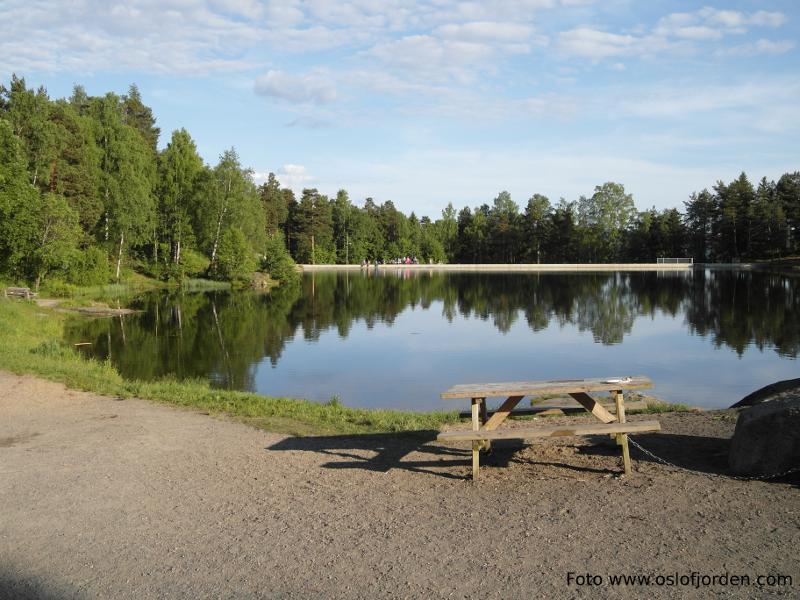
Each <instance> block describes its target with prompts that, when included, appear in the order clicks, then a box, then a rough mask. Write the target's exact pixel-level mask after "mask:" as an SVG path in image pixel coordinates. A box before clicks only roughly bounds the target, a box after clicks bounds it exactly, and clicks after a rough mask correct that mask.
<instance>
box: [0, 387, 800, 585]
mask: <svg viewBox="0 0 800 600" xmlns="http://www.w3.org/2000/svg"><path fill="white" fill-rule="evenodd" d="M636 418H637V417H632V419H636ZM646 418H648V419H649V418H653V417H652V416H648V417H646ZM658 418H659V419H660V420H661V423H662V426H663V429H664V431H663V432H662V433H659V434H647V435H639V436H636V438H635V439H637V440H638V441H639V442H640V443H641V444H642V445H643V446H646V447H648V448H650V449H651V450H652V451H654V452H656V453H657V454H659V455H661V456H663V457H665V458H667V459H669V460H670V461H671V462H673V463H675V464H677V465H680V466H681V467H684V468H685V469H688V470H675V469H672V468H669V467H665V466H662V465H660V464H657V463H655V462H653V461H651V460H648V459H647V458H646V457H645V456H644V455H642V454H641V453H640V452H638V451H637V450H635V449H634V450H633V451H632V455H633V458H634V463H635V466H634V469H635V472H634V474H633V476H632V477H630V478H624V477H619V476H618V473H619V469H620V460H619V456H618V450H617V449H616V448H615V447H613V446H611V445H610V443H609V442H610V440H608V439H607V438H606V439H598V438H562V439H560V440H558V441H550V440H547V441H545V442H543V443H538V444H536V445H535V446H532V447H523V446H521V445H520V444H508V445H506V446H503V447H496V448H495V450H494V452H493V454H492V455H491V456H490V457H487V458H486V459H485V460H484V464H486V468H484V469H483V470H482V474H483V475H484V477H483V479H482V480H481V481H480V482H478V483H473V482H471V481H469V480H468V478H467V477H468V474H469V452H468V450H467V448H466V447H465V446H455V445H454V446H445V445H442V444H441V443H438V442H437V441H436V440H435V432H423V433H420V434H415V435H408V434H402V435H401V434H397V435H369V436H337V437H311V438H287V437H285V436H282V435H277V434H272V433H267V432H264V431H259V430H256V429H252V428H250V427H248V426H245V425H242V424H238V423H233V422H230V421H227V420H224V419H220V418H214V417H210V416H208V415H204V414H201V413H198V412H193V411H188V410H181V409H176V408H172V407H168V406H162V405H158V404H153V403H150V402H146V401H142V400H117V399H114V398H108V397H101V396H97V395H93V394H87V393H83V392H75V391H70V390H66V389H65V388H64V387H63V386H61V385H59V384H54V383H49V382H45V381H42V380H38V379H35V378H32V377H18V376H15V375H10V374H6V373H0V598H45V599H64V598H136V599H138V600H141V599H147V598H192V599H194V598H303V599H306V598H370V599H372V598H390V597H391V598H440V597H441V598H477V597H480V598H526V599H530V598H584V597H586V598H588V597H592V598H605V597H610V598H616V597H622V598H687V597H688V598H692V597H701V598H706V597H722V598H729V597H730V598H764V597H794V598H796V597H798V594H800V559H798V554H797V549H798V547H800V480H798V479H794V480H791V479H785V480H783V481H780V482H743V481H737V480H734V479H730V478H727V477H721V476H715V474H720V473H724V472H725V470H726V461H727V458H726V454H727V444H728V441H727V440H728V438H729V437H730V435H731V433H732V431H733V427H734V420H735V412H733V411H722V412H711V413H705V414H674V415H660V416H658ZM580 419H581V418H579V419H577V420H580ZM575 420H576V418H571V419H566V418H563V417H562V418H559V419H558V420H557V421H556V420H552V419H548V420H547V421H548V423H558V422H567V421H575ZM570 572H573V573H574V574H575V575H576V576H577V575H586V574H587V573H589V574H592V575H594V576H599V577H600V578H601V581H600V582H599V584H598V585H582V586H581V585H576V583H575V582H573V581H571V580H569V581H568V574H569V573H570ZM692 572H697V573H699V574H700V575H722V574H724V573H726V572H727V573H729V574H737V575H748V576H750V577H751V578H753V580H754V579H755V577H756V576H758V575H777V574H780V575H790V576H792V577H793V584H794V585H793V586H787V585H782V586H757V585H755V581H753V585H751V586H744V587H734V586H730V585H728V586H723V585H712V586H711V587H701V588H699V589H696V588H693V587H686V586H684V587H681V586H677V587H676V586H662V587H658V586H651V587H647V586H645V585H638V586H634V585H631V586H628V587H620V586H612V585H611V583H610V581H609V576H610V575H637V574H651V575H653V576H655V575H662V576H665V575H674V574H675V573H678V574H679V575H683V574H687V575H689V574H691V573H692ZM592 582H593V583H598V579H597V578H596V577H595V578H594V579H593V580H592Z"/></svg>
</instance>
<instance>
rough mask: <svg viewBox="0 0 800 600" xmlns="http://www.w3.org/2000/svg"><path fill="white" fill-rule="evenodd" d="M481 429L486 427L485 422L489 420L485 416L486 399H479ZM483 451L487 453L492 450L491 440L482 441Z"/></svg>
mask: <svg viewBox="0 0 800 600" xmlns="http://www.w3.org/2000/svg"><path fill="white" fill-rule="evenodd" d="M480 401H481V427H485V426H486V422H487V421H488V420H489V417H488V416H487V414H486V398H481V399H480ZM482 445H483V449H484V450H485V451H486V452H489V451H490V450H491V449H492V440H483V442H482Z"/></svg>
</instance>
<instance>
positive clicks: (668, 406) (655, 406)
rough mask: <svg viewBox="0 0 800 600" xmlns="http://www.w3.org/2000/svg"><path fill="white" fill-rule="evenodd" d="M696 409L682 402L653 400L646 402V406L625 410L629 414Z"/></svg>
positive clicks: (695, 410)
mask: <svg viewBox="0 0 800 600" xmlns="http://www.w3.org/2000/svg"><path fill="white" fill-rule="evenodd" d="M697 411H698V409H696V408H693V407H691V406H689V405H688V404H683V403H682V402H676V403H673V402H653V401H652V400H651V401H649V402H648V403H647V408H636V409H633V410H629V411H627V413H628V414H629V415H657V414H661V413H670V412H697Z"/></svg>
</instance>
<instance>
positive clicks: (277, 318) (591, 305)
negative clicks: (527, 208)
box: [67, 269, 800, 389]
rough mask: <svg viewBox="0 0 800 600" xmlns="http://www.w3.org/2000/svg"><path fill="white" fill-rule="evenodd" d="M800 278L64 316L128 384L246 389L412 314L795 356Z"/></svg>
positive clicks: (524, 287)
mask: <svg viewBox="0 0 800 600" xmlns="http://www.w3.org/2000/svg"><path fill="white" fill-rule="evenodd" d="M799 282H800V278H798V277H796V276H792V275H783V274H772V273H762V272H750V271H705V272H703V271H697V272H693V273H688V272H686V273H672V274H669V273H650V272H611V273H580V274H579V273H541V274H530V273H528V274H488V273H486V274H470V273H458V274H456V273H426V272H422V273H418V274H410V273H408V272H404V271H394V270H388V269H387V270H383V271H379V272H378V273H377V274H372V273H370V274H369V275H366V274H364V273H361V272H353V273H350V272H348V273H316V274H313V275H312V274H309V275H306V276H305V277H304V278H303V279H302V280H301V282H300V283H298V284H297V285H294V286H290V287H281V288H276V289H274V290H272V291H271V293H269V294H259V293H250V292H238V293H228V292H209V293H180V292H158V293H151V294H148V295H145V296H143V297H141V298H139V299H137V300H135V301H134V302H132V306H133V307H134V308H137V309H140V310H141V311H142V313H141V314H140V315H137V316H134V317H124V321H122V320H121V319H120V318H117V319H113V320H112V319H95V320H83V319H74V320H73V321H72V322H71V323H70V324H69V326H68V328H67V338H68V341H69V342H78V341H80V342H87V341H89V342H92V345H91V346H86V347H85V348H86V349H87V350H86V351H87V352H89V353H90V354H91V355H93V356H95V357H97V358H100V359H105V358H108V357H110V358H111V360H112V361H113V362H114V364H115V365H116V366H117V367H118V368H119V370H120V371H121V372H122V373H123V375H125V376H126V377H130V378H139V379H153V378H158V377H163V376H165V375H172V376H176V377H179V378H190V377H199V378H210V379H211V380H212V382H213V383H214V384H215V385H218V386H222V387H229V388H235V389H254V374H255V370H256V365H257V363H259V362H260V361H262V360H263V359H264V357H267V358H268V359H269V360H270V362H271V363H272V364H273V365H276V364H277V363H278V361H279V360H280V359H281V353H282V352H283V350H284V348H285V346H286V344H287V342H289V341H290V340H292V339H294V338H295V337H296V336H299V335H302V339H303V340H306V341H307V342H311V343H313V342H315V341H317V340H318V339H319V337H320V334H321V333H322V332H325V331H329V330H333V329H335V330H336V331H337V332H338V334H339V336H340V337H342V338H347V337H348V335H349V334H350V332H351V330H352V328H353V327H354V325H355V324H357V323H359V322H363V323H364V324H366V327H367V328H369V329H371V328H373V327H374V326H375V324H376V323H384V324H386V325H388V326H391V325H392V324H393V323H394V322H395V320H396V319H397V317H398V315H400V314H401V313H403V312H404V311H406V310H408V309H410V308H418V307H419V308H421V309H425V310H428V309H431V307H434V306H436V307H437V309H439V308H438V307H440V310H441V312H442V317H443V318H444V319H446V320H447V321H449V322H452V321H454V320H457V319H458V318H459V317H462V318H470V319H482V320H485V321H488V322H491V323H492V324H493V326H494V327H496V329H497V330H498V331H499V332H500V333H502V334H506V333H508V332H509V331H510V330H511V328H512V326H514V324H515V323H517V322H518V321H520V320H524V322H525V323H527V326H528V327H529V328H530V329H531V330H532V331H533V332H538V331H542V330H543V329H545V328H547V327H550V326H552V325H557V326H560V327H564V326H573V327H576V328H577V329H578V330H580V331H590V332H591V334H592V336H593V339H594V341H595V342H596V343H600V344H606V345H609V344H619V343H622V342H623V339H624V338H625V336H626V335H628V334H630V332H631V330H632V328H633V326H634V322H635V320H636V319H637V318H639V317H642V316H650V317H653V316H655V315H656V314H658V313H660V314H665V315H669V316H671V317H676V316H680V315H683V316H684V319H685V323H686V326H687V328H688V330H689V332H691V334H693V335H699V336H703V337H709V338H710V339H712V340H713V343H714V345H715V346H716V347H722V346H727V347H730V348H732V349H734V350H735V351H736V352H737V353H738V354H739V355H741V354H742V353H743V352H744V351H745V349H746V348H747V347H748V346H751V345H753V346H755V347H757V348H758V349H759V350H762V351H764V350H770V351H771V350H772V349H774V350H775V351H776V352H777V353H778V354H780V355H781V356H784V357H792V358H796V357H797V354H798V347H799V346H800V296H799V295H798V289H799V288H800V283H799Z"/></svg>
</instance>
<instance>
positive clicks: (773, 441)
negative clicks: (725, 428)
mask: <svg viewBox="0 0 800 600" xmlns="http://www.w3.org/2000/svg"><path fill="white" fill-rule="evenodd" d="M728 458H729V461H730V466H731V469H733V471H734V472H736V473H739V474H741V475H771V474H774V473H782V472H784V471H786V470H788V469H792V468H794V467H800V395H798V394H786V395H781V396H779V397H777V398H775V399H774V400H769V401H768V402H764V403H763V404H758V405H756V406H753V407H752V408H748V409H746V410H744V411H742V412H741V413H740V414H739V420H738V421H736V431H734V433H733V439H732V440H731V449H730V454H729V457H728Z"/></svg>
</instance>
